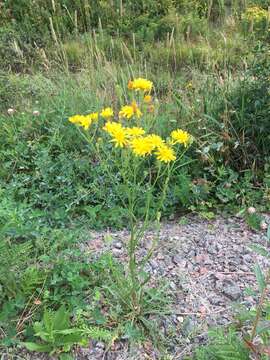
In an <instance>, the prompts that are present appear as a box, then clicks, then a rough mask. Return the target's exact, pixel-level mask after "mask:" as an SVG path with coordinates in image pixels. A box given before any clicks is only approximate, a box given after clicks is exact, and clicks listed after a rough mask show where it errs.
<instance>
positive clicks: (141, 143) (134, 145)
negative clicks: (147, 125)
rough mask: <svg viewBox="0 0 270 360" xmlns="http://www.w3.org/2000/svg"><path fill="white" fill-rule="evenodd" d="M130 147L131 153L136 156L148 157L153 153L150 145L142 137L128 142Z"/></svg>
mask: <svg viewBox="0 0 270 360" xmlns="http://www.w3.org/2000/svg"><path fill="white" fill-rule="evenodd" d="M130 147H131V149H132V151H133V153H134V154H135V155H137V156H146V155H150V154H151V152H152V151H153V146H152V144H151V143H150V142H149V141H148V140H147V139H146V138H143V137H140V138H135V139H132V140H131V142H130Z"/></svg>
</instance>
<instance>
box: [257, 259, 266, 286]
mask: <svg viewBox="0 0 270 360" xmlns="http://www.w3.org/2000/svg"><path fill="white" fill-rule="evenodd" d="M254 271H255V275H256V278H257V282H258V286H259V290H260V292H261V293H262V292H263V291H264V289H265V286H266V283H265V278H264V274H263V272H262V270H261V267H260V265H259V264H256V265H255V268H254Z"/></svg>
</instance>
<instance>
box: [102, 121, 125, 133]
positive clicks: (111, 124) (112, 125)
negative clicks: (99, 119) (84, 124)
mask: <svg viewBox="0 0 270 360" xmlns="http://www.w3.org/2000/svg"><path fill="white" fill-rule="evenodd" d="M120 129H122V125H121V124H120V123H117V122H115V121H107V122H106V124H105V125H104V126H103V130H104V131H106V132H107V133H109V134H110V135H113V134H114V133H115V132H117V131H119V130H120Z"/></svg>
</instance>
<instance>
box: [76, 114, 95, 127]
mask: <svg viewBox="0 0 270 360" xmlns="http://www.w3.org/2000/svg"><path fill="white" fill-rule="evenodd" d="M91 124H92V119H91V118H89V117H88V116H84V117H83V119H82V121H81V123H80V124H79V125H80V126H82V127H83V128H84V130H88V129H89V127H90V126H91Z"/></svg>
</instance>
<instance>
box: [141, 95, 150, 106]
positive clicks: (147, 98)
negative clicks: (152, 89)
mask: <svg viewBox="0 0 270 360" xmlns="http://www.w3.org/2000/svg"><path fill="white" fill-rule="evenodd" d="M143 101H144V102H145V103H146V104H149V103H150V102H151V101H152V96H151V95H145V97H144V98H143Z"/></svg>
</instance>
